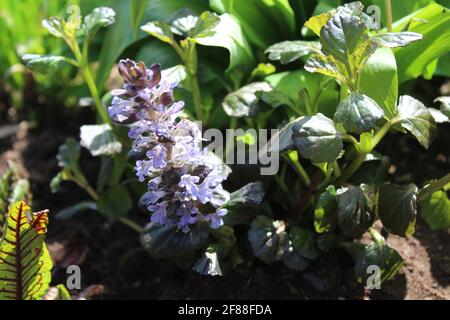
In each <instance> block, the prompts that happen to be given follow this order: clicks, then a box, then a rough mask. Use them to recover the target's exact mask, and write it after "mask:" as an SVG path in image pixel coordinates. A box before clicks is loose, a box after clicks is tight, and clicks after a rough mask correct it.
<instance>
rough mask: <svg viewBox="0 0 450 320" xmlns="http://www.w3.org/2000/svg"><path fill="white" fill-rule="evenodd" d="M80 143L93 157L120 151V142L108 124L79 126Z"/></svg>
mask: <svg viewBox="0 0 450 320" xmlns="http://www.w3.org/2000/svg"><path fill="white" fill-rule="evenodd" d="M80 145H81V146H82V147H85V148H86V149H88V150H89V152H90V153H91V155H92V156H94V157H98V156H111V155H114V154H117V153H120V152H121V151H122V144H121V143H120V142H119V141H118V140H117V138H116V136H115V135H114V133H113V130H112V128H111V126H110V125H109V124H94V125H83V126H81V128H80Z"/></svg>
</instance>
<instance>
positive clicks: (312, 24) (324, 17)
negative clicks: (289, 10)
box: [305, 12, 333, 36]
mask: <svg viewBox="0 0 450 320" xmlns="http://www.w3.org/2000/svg"><path fill="white" fill-rule="evenodd" d="M332 16H333V14H332V13H331V12H324V13H321V14H319V15H317V16H313V17H311V18H309V19H308V21H306V22H305V27H307V28H308V29H310V30H311V31H312V32H314V33H315V34H316V35H318V36H320V31H321V30H322V28H323V26H325V25H326V24H327V22H328V20H330V19H331V17H332Z"/></svg>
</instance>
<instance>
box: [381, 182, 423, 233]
mask: <svg viewBox="0 0 450 320" xmlns="http://www.w3.org/2000/svg"><path fill="white" fill-rule="evenodd" d="M417 191H418V189H417V187H416V185H415V184H413V183H411V184H407V185H402V186H399V185H395V184H385V185H382V186H381V187H380V191H379V194H378V215H379V216H380V219H381V222H382V223H383V226H384V227H385V228H386V229H387V230H388V231H389V232H391V233H394V234H397V235H399V236H403V237H405V236H409V235H412V234H414V231H415V225H416V215H417V199H416V198H417Z"/></svg>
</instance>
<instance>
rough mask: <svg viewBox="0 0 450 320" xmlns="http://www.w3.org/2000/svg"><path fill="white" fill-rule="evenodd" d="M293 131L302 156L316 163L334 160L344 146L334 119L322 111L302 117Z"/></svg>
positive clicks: (293, 138)
mask: <svg viewBox="0 0 450 320" xmlns="http://www.w3.org/2000/svg"><path fill="white" fill-rule="evenodd" d="M292 131H293V135H292V140H293V141H294V144H295V146H296V147H297V149H298V151H299V154H300V156H301V157H303V158H306V159H310V160H311V161H312V162H314V163H322V162H333V161H334V160H336V159H337V157H338V155H339V153H340V152H341V149H342V147H343V143H342V139H341V137H340V136H339V133H338V131H337V130H336V127H335V126H334V123H333V121H332V120H331V119H329V118H327V117H325V116H324V115H323V114H321V113H319V114H317V115H315V116H308V117H303V118H301V119H300V121H298V122H297V123H295V124H294V125H293V127H292Z"/></svg>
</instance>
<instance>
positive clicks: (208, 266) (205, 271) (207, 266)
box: [193, 245, 222, 276]
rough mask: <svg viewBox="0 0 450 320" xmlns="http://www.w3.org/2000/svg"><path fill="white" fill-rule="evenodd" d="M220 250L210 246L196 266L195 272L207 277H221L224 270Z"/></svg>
mask: <svg viewBox="0 0 450 320" xmlns="http://www.w3.org/2000/svg"><path fill="white" fill-rule="evenodd" d="M218 251H219V248H218V247H217V246H215V245H211V246H209V247H208V248H207V249H206V250H205V252H204V253H203V254H202V256H201V257H200V259H199V260H198V261H197V263H196V264H195V266H194V268H193V270H194V271H195V272H197V273H199V274H201V275H205V276H221V275H222V269H221V267H220V261H219V252H218Z"/></svg>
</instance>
